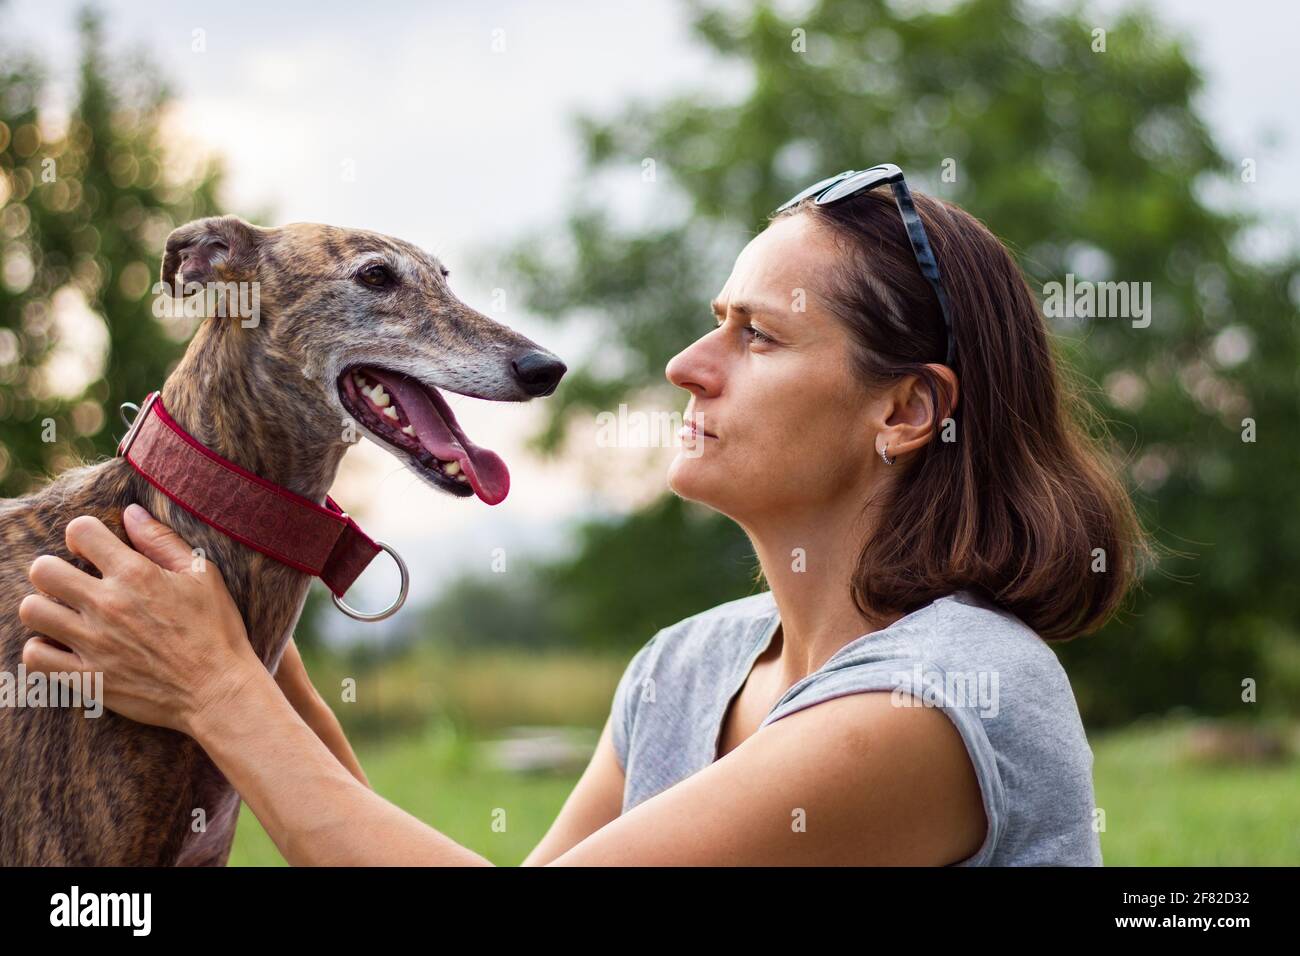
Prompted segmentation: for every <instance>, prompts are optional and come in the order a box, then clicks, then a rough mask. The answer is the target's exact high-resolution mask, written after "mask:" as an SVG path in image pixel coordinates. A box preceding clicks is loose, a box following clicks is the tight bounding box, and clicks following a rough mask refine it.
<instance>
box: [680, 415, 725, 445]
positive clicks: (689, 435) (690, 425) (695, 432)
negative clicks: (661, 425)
mask: <svg viewBox="0 0 1300 956" xmlns="http://www.w3.org/2000/svg"><path fill="white" fill-rule="evenodd" d="M677 434H678V435H679V436H680V437H681V439H682V440H683V441H690V442H694V441H697V440H699V439H700V438H715V439H716V438H717V437H718V436H717V435H715V434H713V432H709V431H705V430H704V429H702V428H700V427H699V425H697V424H696V422H695V420H694V419H692V418H687V419H683V425H682V427H681V429H680V430H679V431H678V432H677Z"/></svg>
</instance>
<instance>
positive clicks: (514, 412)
mask: <svg viewBox="0 0 1300 956" xmlns="http://www.w3.org/2000/svg"><path fill="white" fill-rule="evenodd" d="M1125 5H1126V4H1124V3H1121V2H1119V0H1102V2H1100V3H1098V4H1097V5H1096V7H1095V9H1097V10H1099V11H1101V12H1102V13H1103V14H1104V12H1105V11H1108V10H1114V9H1118V8H1120V7H1122V6H1125ZM788 6H791V7H792V8H795V9H797V8H798V7H799V6H800V4H788ZM1153 6H1154V7H1155V9H1156V10H1157V11H1158V12H1159V14H1160V15H1161V16H1162V18H1164V19H1165V20H1166V21H1167V22H1169V23H1171V24H1173V25H1174V26H1175V27H1176V28H1177V29H1180V30H1182V31H1183V32H1184V33H1185V34H1186V35H1187V36H1188V37H1189V38H1190V39H1191V41H1192V44H1193V48H1194V50H1195V51H1196V55H1197V57H1198V59H1199V61H1200V63H1201V64H1202V66H1203V67H1204V71H1205V75H1206V78H1207V91H1206V95H1205V97H1204V99H1203V103H1202V108H1203V111H1204V113H1205V115H1207V116H1208V117H1209V119H1210V121H1211V125H1212V128H1213V129H1214V130H1215V132H1216V134H1217V135H1218V137H1219V139H1220V142H1221V144H1222V145H1223V146H1224V148H1225V149H1226V150H1227V151H1228V153H1229V155H1233V156H1243V157H1246V156H1249V157H1253V158H1255V159H1256V160H1257V162H1258V164H1259V167H1258V168H1259V179H1258V182H1257V184H1256V185H1257V188H1256V189H1254V190H1252V194H1253V195H1254V196H1255V198H1256V200H1257V202H1258V204H1259V206H1260V207H1261V208H1265V209H1271V210H1275V211H1276V214H1277V215H1278V216H1279V219H1280V221H1284V222H1290V223H1294V221H1295V214H1296V213H1297V212H1298V211H1300V177H1297V176H1296V171H1297V170H1300V141H1298V140H1300V137H1298V136H1297V133H1298V130H1297V115H1298V111H1297V109H1296V106H1295V97H1296V93H1297V91H1298V90H1300V57H1297V55H1296V35H1297V30H1296V27H1297V25H1298V24H1300V14H1297V13H1296V10H1297V5H1296V4H1295V3H1293V2H1290V0H1273V2H1258V0H1241V2H1237V3H1233V4H1231V5H1230V6H1228V7H1225V5H1224V4H1222V3H1220V2H1211V0H1161V2H1157V3H1155V4H1153ZM76 9H77V4H75V3H72V2H66V0H16V2H11V3H10V4H9V5H8V10H7V11H6V12H4V13H0V17H3V20H4V22H6V23H8V24H15V25H16V26H17V30H16V31H15V33H16V34H17V36H16V37H11V38H10V39H11V41H15V40H20V41H21V42H22V43H24V44H29V45H30V46H32V47H34V48H35V49H36V50H37V51H38V52H40V53H42V54H43V55H44V57H45V59H46V61H47V62H48V63H50V64H51V65H53V66H54V68H55V69H56V70H57V69H60V68H62V69H64V70H65V71H66V69H67V67H68V66H70V65H71V64H74V63H75V53H76V48H75V32H74V24H75V11H76ZM103 9H104V10H105V11H106V12H107V14H108V18H107V19H108V31H109V36H110V40H111V43H112V45H113V47H114V48H115V49H121V48H123V45H127V46H130V45H134V46H138V47H141V48H143V49H146V50H148V51H149V52H150V55H151V58H153V59H154V60H155V61H156V62H157V63H158V65H159V67H160V68H161V70H162V71H163V73H164V75H166V76H167V77H168V78H170V80H171V81H172V83H173V85H174V88H175V90H176V92H177V93H178V96H179V115H178V123H179V124H180V127H181V128H182V129H184V130H185V131H187V132H188V134H189V135H190V136H192V137H194V141H195V142H201V143H207V144H209V145H210V146H211V148H213V149H216V150H219V151H220V152H221V153H222V154H223V155H224V156H225V157H226V161H227V169H228V180H227V194H226V200H227V204H228V209H229V210H230V211H235V212H242V213H246V214H251V213H255V212H257V211H259V210H262V209H269V210H271V211H272V212H273V222H275V223H282V222H291V221H296V220H309V221H318V222H329V223H334V224H337V225H344V226H356V227H364V228H369V229H375V230H378V231H380V232H385V233H389V234H392V235H396V236H400V237H402V238H404V239H407V240H410V241H412V242H414V243H417V244H418V245H421V246H423V247H425V248H428V249H430V250H431V251H433V252H435V253H436V254H438V255H439V256H441V257H442V258H443V259H444V261H445V262H446V263H447V264H448V265H449V267H450V268H451V269H452V271H453V276H452V283H453V288H454V289H455V290H456V291H457V293H458V294H460V295H461V296H462V298H464V299H465V300H466V301H468V302H470V303H471V304H473V305H475V306H477V307H479V308H481V309H483V311H488V312H491V311H492V310H491V309H489V308H488V305H489V301H490V295H491V290H492V289H493V288H494V287H496V285H497V282H496V281H495V279H494V277H493V276H492V275H491V274H490V271H488V270H480V271H478V272H477V273H472V270H471V269H470V268H469V265H470V263H471V262H482V261H486V260H487V259H489V258H490V256H488V255H487V253H489V252H490V251H491V250H493V249H498V248H502V247H504V246H505V245H506V244H508V243H509V241H510V240H511V239H513V238H514V237H516V236H518V235H520V234H521V233H522V232H524V231H526V230H530V229H533V228H537V227H545V226H547V225H548V224H553V223H555V222H557V221H558V217H559V216H560V214H561V213H562V211H563V208H564V203H565V199H566V197H567V196H568V195H570V193H569V189H570V187H571V186H572V184H573V182H574V180H575V177H576V173H577V172H578V169H579V156H578V155H577V152H576V150H575V148H574V146H575V141H576V140H575V137H574V136H573V133H572V126H571V122H570V121H571V117H572V116H573V115H574V113H575V112H577V111H578V110H581V109H609V108H612V107H614V106H616V105H617V104H619V103H621V102H623V101H625V100H626V99H628V98H629V97H632V96H646V97H655V96H659V95H662V94H663V93H665V92H667V91H670V90H673V89H676V88H703V87H707V88H710V89H716V88H717V87H718V85H719V84H721V85H723V87H724V88H725V87H727V86H731V85H733V84H732V78H729V77H722V76H720V75H719V74H718V73H717V71H716V69H715V68H713V67H712V66H711V63H710V59H709V57H708V56H707V54H706V53H705V52H704V51H702V50H700V49H698V48H697V47H695V46H694V45H693V43H692V41H691V40H690V39H689V37H688V35H687V31H686V24H685V21H684V18H683V9H682V6H681V5H680V4H679V3H676V2H664V0H638V2H636V3H635V4H613V3H583V4H579V3H558V2H548V3H546V4H537V3H533V4H528V3H522V2H518V3H509V2H495V0H483V2H474V3H469V2H466V3H438V4H430V3H422V4H417V3H385V4H356V3H338V2H311V3H307V2H296V3H276V4H271V3H266V4H260V5H257V6H251V5H249V4H204V5H201V6H198V7H197V8H196V9H186V8H184V7H183V6H182V5H180V4H177V3H175V2H161V0H132V2H120V3H107V4H103ZM1105 25H1106V24H1105V22H1104V20H1103V22H1100V23H1099V26H1105ZM195 30H202V31H203V34H202V36H203V39H204V42H205V44H206V51H205V52H203V53H201V54H198V53H195V52H193V51H192V49H191V46H192V43H193V38H194V35H195V34H194V31H195ZM503 44H504V49H502V45H503ZM494 47H495V49H494ZM57 78H58V79H60V80H62V81H64V82H65V84H66V81H68V80H69V79H70V78H71V77H70V75H69V74H68V73H67V72H64V73H61V74H57ZM1099 108H1104V104H1099ZM344 164H350V166H349V168H351V169H353V170H354V171H355V181H350V182H349V181H345V178H344V176H343V175H342V172H343V169H344V168H345V166H344ZM638 172H639V171H638ZM725 278H726V277H725V276H719V277H718V284H719V286H721V284H722V282H723V280H724V279H725ZM703 307H704V306H703V304H702V308H703ZM495 317H497V318H499V319H501V320H502V321H505V322H507V323H508V324H511V325H513V326H515V327H517V328H519V329H520V330H521V331H523V332H524V334H526V335H529V336H530V337H532V338H534V339H536V340H537V341H540V342H543V343H544V344H546V345H547V346H549V347H551V348H552V350H554V351H556V352H558V353H559V354H561V355H562V356H564V357H566V358H576V357H577V355H579V354H580V353H581V352H582V350H583V349H585V348H588V347H590V343H589V342H588V341H587V340H586V339H585V338H584V337H583V336H582V335H580V334H573V335H568V336H564V335H561V334H559V333H558V332H556V330H554V329H553V328H551V327H549V326H546V325H543V324H541V323H538V322H535V321H531V320H530V319H529V317H528V316H527V315H525V314H523V313H522V312H521V311H520V309H519V308H518V307H517V305H516V304H515V303H513V302H511V301H510V300H509V298H507V310H506V314H504V315H501V314H498V315H496V316H495ZM570 364H574V363H573V362H571V363H570ZM682 398H683V402H682V405H683V406H684V404H685V401H684V400H685V398H686V395H685V393H682ZM451 400H452V404H453V408H454V409H455V411H456V414H457V416H458V417H459V418H460V420H461V422H462V424H463V425H465V426H466V429H467V431H468V432H469V434H470V435H471V436H473V437H474V439H475V440H476V441H477V442H479V443H480V444H483V445H486V446H487V447H490V448H493V449H495V450H497V451H499V452H500V453H501V454H502V455H503V456H504V457H505V459H506V461H507V462H508V463H509V464H510V466H511V471H512V476H513V482H512V488H511V493H510V496H509V498H507V500H506V501H505V502H504V503H502V504H501V505H498V506H496V507H495V508H489V507H488V506H486V505H484V504H482V503H481V502H479V501H477V499H469V500H460V499H452V498H449V497H446V496H443V495H439V494H437V493H436V492H434V491H432V490H431V489H428V488H427V487H425V486H422V485H420V484H419V482H418V481H417V479H415V478H414V477H412V476H410V475H409V474H408V473H406V472H404V471H403V470H402V469H401V468H400V466H398V465H397V463H396V461H395V460H394V459H392V458H390V457H388V456H387V455H386V454H385V453H384V452H382V451H380V450H379V449H377V448H375V447H374V446H371V445H368V444H367V443H363V445H361V446H358V447H357V448H355V449H354V450H352V451H351V452H349V455H348V459H347V462H346V464H345V471H344V473H343V475H342V477H341V482H340V485H339V486H338V487H337V488H336V490H335V495H334V496H335V498H336V499H337V500H339V502H340V503H341V504H342V505H343V506H344V507H345V508H348V509H349V510H352V511H353V512H354V513H356V514H357V515H358V516H359V517H360V520H361V521H362V524H363V526H364V527H366V529H367V530H368V531H369V532H370V533H371V534H372V535H373V536H376V537H380V538H383V539H385V540H388V541H389V542H391V543H393V544H394V545H395V546H396V547H397V548H398V549H399V550H400V551H402V552H403V554H404V555H405V556H406V558H407V560H408V563H409V564H410V565H411V567H412V570H413V573H414V580H413V583H412V595H411V598H412V600H414V601H422V600H427V599H428V598H429V597H431V596H432V595H433V594H434V593H435V592H436V590H437V589H438V587H439V586H440V585H441V584H442V583H443V582H444V581H445V580H447V578H448V576H449V574H450V573H451V572H452V570H453V569H454V568H455V567H456V566H457V565H460V564H468V565H470V566H478V567H481V568H483V569H485V570H486V569H487V567H488V561H489V560H490V554H491V549H493V548H495V547H505V548H507V554H511V555H517V554H520V553H522V551H523V550H525V549H530V548H535V547H552V546H554V544H555V543H556V542H557V541H558V540H559V538H558V537H557V532H558V529H560V528H561V527H563V525H564V524H565V523H566V522H567V521H568V520H569V519H571V518H572V517H573V516H574V515H576V514H579V513H581V512H583V511H586V510H590V509H592V508H593V507H595V508H620V507H626V506H627V505H628V504H629V502H630V501H631V500H633V498H632V497H629V496H628V495H621V496H620V495H616V494H615V495H611V496H608V497H601V496H599V495H596V496H593V495H592V493H591V492H590V491H589V490H588V489H587V488H585V487H584V485H583V483H582V481H581V480H580V478H581V469H580V463H568V464H562V465H551V466H543V465H542V464H541V463H540V462H538V461H537V460H535V459H532V458H531V457H530V456H529V455H528V454H527V453H526V451H525V450H524V449H523V448H522V441H523V439H524V437H525V436H526V435H527V434H530V433H531V432H532V431H534V430H535V422H536V413H537V412H538V409H537V408H536V407H529V406H517V405H511V406H503V405H493V404H487V403H481V402H473V401H472V400H469V399H462V398H459V397H458V396H451ZM679 410H680V409H679ZM670 457H671V452H666V453H665V456H664V457H663V458H662V464H661V466H659V467H660V469H661V468H662V467H666V465H667V462H668V460H669V459H670ZM651 480H652V481H654V480H657V479H654V476H653V475H652V476H651ZM638 493H640V494H644V493H645V486H644V483H643V484H642V486H641V488H640V491H639V492H638ZM383 561H384V559H379V560H377V561H376V563H375V565H374V566H373V567H372V568H371V569H370V570H369V571H368V572H367V573H366V575H365V576H364V578H363V579H362V581H361V582H360V583H359V589H360V590H359V591H358V592H356V593H357V594H358V596H357V598H356V601H355V603H362V602H363V601H366V600H369V601H371V602H372V603H377V602H381V601H382V600H383V597H384V595H385V594H387V593H388V592H389V591H390V590H391V588H392V583H391V568H390V567H389V566H388V565H386V564H383V563H382V562H383Z"/></svg>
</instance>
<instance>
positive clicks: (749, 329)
mask: <svg viewBox="0 0 1300 956" xmlns="http://www.w3.org/2000/svg"><path fill="white" fill-rule="evenodd" d="M713 327H714V329H720V328H722V322H721V321H720V320H719V321H717V322H715V323H714V326H713ZM741 330H742V331H744V332H752V333H753V334H754V338H755V340H757V341H759V342H768V343H771V342H775V341H776V340H775V339H774V338H772V337H771V336H770V335H765V334H764V333H762V332H760V331H758V329H756V328H754V327H753V326H752V325H746V326H742V327H741Z"/></svg>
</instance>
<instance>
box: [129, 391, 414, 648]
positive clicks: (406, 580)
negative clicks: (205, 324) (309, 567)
mask: <svg viewBox="0 0 1300 956" xmlns="http://www.w3.org/2000/svg"><path fill="white" fill-rule="evenodd" d="M153 398H154V396H152V395H151V396H150V397H149V399H150V400H149V401H146V402H145V411H148V409H149V406H150V405H151V404H152V403H153ZM128 411H130V412H132V413H133V414H132V415H131V417H130V418H128V417H127V412H128ZM118 412H119V414H121V416H122V421H123V422H124V423H125V424H126V426H127V433H126V435H125V436H123V438H122V441H121V443H120V445H119V448H121V449H122V451H121V452H119V454H122V455H125V454H126V452H127V451H128V450H129V449H130V447H131V441H130V440H131V439H134V438H135V433H136V430H137V426H139V425H143V424H144V415H143V414H141V411H140V406H139V405H137V404H136V403H135V402H123V403H122V404H121V405H120V406H119V407H118ZM342 517H344V518H346V517H347V515H346V514H345V515H343V516H342ZM375 544H377V545H379V547H381V548H383V549H384V550H385V551H387V552H388V553H389V554H390V555H392V558H393V560H394V561H396V562H397V570H398V572H399V573H400V574H401V576H402V586H401V589H400V590H399V591H398V593H397V600H395V601H394V602H393V603H392V604H390V605H388V607H386V608H384V609H383V610H382V611H375V612H374V613H373V614H367V613H366V612H365V611H358V610H357V609H356V608H354V607H349V606H348V605H347V603H346V602H344V601H343V599H342V598H340V597H339V596H338V595H337V594H334V593H333V592H331V593H330V597H331V598H333V599H334V606H335V607H337V608H338V609H339V610H340V611H342V612H343V613H344V614H346V615H347V616H348V617H350V618H352V619H353V620H356V621H366V622H372V621H382V620H384V619H385V618H389V617H392V616H393V615H394V614H396V613H397V612H398V611H399V610H400V609H401V607H402V605H403V604H405V603H406V595H407V594H408V593H410V590H411V572H410V570H409V569H408V568H407V567H406V562H405V561H403V560H402V556H401V555H400V554H398V553H397V551H395V550H394V549H393V547H392V546H391V545H388V544H385V543H384V542H383V541H376V542H375Z"/></svg>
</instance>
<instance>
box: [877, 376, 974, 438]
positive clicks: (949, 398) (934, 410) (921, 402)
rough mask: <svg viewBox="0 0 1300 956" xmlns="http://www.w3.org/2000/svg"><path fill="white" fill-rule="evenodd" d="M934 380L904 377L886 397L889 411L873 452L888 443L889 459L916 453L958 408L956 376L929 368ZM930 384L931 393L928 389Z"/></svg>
mask: <svg viewBox="0 0 1300 956" xmlns="http://www.w3.org/2000/svg"><path fill="white" fill-rule="evenodd" d="M926 368H927V369H929V371H930V372H931V373H932V374H933V376H934V377H933V378H929V377H927V376H924V375H915V374H913V375H904V376H902V377H901V378H900V379H899V380H898V381H897V382H896V383H895V384H894V386H893V387H892V388H891V389H890V390H889V392H888V393H887V394H888V396H889V399H890V402H891V407H890V408H889V410H888V411H887V413H886V415H885V420H884V423H883V424H884V427H883V428H882V429H881V430H880V434H879V436H878V437H877V438H876V450H877V451H880V450H881V448H882V446H883V445H884V443H886V442H888V447H889V457H890V458H893V457H895V456H896V455H903V454H907V453H909V452H913V451H918V450H919V449H921V448H923V447H924V446H925V444H926V443H927V442H929V441H930V440H931V439H932V438H933V437H934V433H935V432H936V431H940V432H942V429H943V421H944V419H946V418H948V417H949V416H951V415H952V413H953V412H954V411H955V410H956V408H957V401H958V394H959V389H958V383H957V376H956V375H955V374H954V373H953V371H952V369H950V368H948V367H947V366H946V365H928V366H926ZM932 384H933V386H934V387H933V390H932V389H931V385H932Z"/></svg>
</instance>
